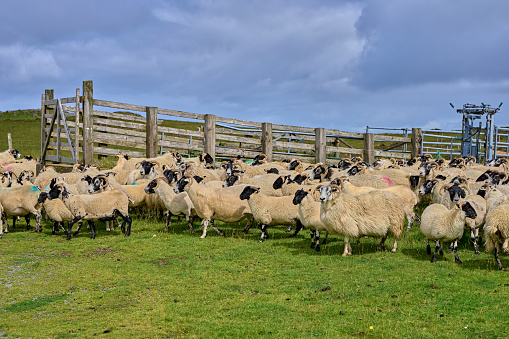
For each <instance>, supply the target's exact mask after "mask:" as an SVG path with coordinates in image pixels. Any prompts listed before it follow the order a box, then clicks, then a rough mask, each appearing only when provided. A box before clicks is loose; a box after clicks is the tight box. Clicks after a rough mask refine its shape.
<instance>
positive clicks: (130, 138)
mask: <svg viewBox="0 0 509 339" xmlns="http://www.w3.org/2000/svg"><path fill="white" fill-rule="evenodd" d="M95 138H98V139H101V140H106V141H105V142H104V143H105V144H109V143H112V142H113V141H126V142H133V143H139V144H144V143H145V138H142V137H134V136H132V135H120V134H111V133H100V132H94V139H95Z"/></svg>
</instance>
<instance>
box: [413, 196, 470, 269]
mask: <svg viewBox="0 0 509 339" xmlns="http://www.w3.org/2000/svg"><path fill="white" fill-rule="evenodd" d="M466 217H468V218H472V219H475V218H476V217H477V215H476V212H475V210H474V209H473V208H472V206H471V205H470V203H469V202H467V201H460V202H459V203H458V204H455V205H454V207H453V208H452V209H448V208H447V207H446V206H444V205H442V204H431V205H429V206H428V207H426V209H425V210H424V212H422V215H421V225H420V228H421V232H422V233H423V234H424V236H425V237H426V242H427V245H426V252H427V253H428V255H430V254H431V248H430V245H429V240H433V241H435V252H434V254H433V257H432V258H431V262H432V263H433V262H436V261H437V253H438V251H440V255H443V254H444V252H443V250H442V243H443V242H444V241H451V242H452V243H453V248H454V261H455V262H456V263H457V264H461V260H460V258H459V256H458V245H457V242H458V240H460V239H461V237H462V236H463V230H464V228H465V218H466Z"/></svg>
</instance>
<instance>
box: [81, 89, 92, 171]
mask: <svg viewBox="0 0 509 339" xmlns="http://www.w3.org/2000/svg"><path fill="white" fill-rule="evenodd" d="M83 162H84V163H85V164H87V165H90V164H93V163H94V84H93V81H91V80H90V81H83Z"/></svg>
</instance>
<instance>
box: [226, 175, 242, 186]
mask: <svg viewBox="0 0 509 339" xmlns="http://www.w3.org/2000/svg"><path fill="white" fill-rule="evenodd" d="M237 181H239V176H238V175H230V176H229V177H228V178H226V180H225V182H224V183H223V187H230V186H233V185H235V183H236V182H237Z"/></svg>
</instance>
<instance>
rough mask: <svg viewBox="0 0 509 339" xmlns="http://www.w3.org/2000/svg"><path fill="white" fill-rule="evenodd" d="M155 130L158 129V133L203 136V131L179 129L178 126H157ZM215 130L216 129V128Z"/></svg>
mask: <svg viewBox="0 0 509 339" xmlns="http://www.w3.org/2000/svg"><path fill="white" fill-rule="evenodd" d="M157 130H158V131H159V134H161V133H165V134H178V135H185V136H193V137H198V138H203V136H204V133H203V132H198V131H190V130H187V129H180V128H172V127H159V128H158V129H157ZM216 132H217V129H216Z"/></svg>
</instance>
